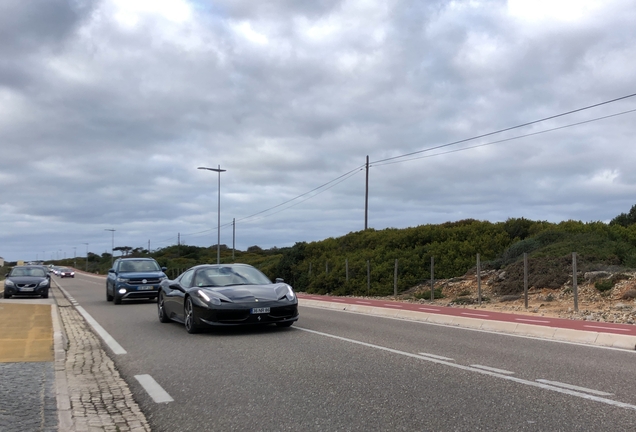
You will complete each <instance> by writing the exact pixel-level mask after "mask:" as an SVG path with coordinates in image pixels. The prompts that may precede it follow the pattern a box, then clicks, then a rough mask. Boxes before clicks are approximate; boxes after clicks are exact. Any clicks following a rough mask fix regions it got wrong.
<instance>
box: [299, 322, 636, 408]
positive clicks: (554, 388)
mask: <svg viewBox="0 0 636 432" xmlns="http://www.w3.org/2000/svg"><path fill="white" fill-rule="evenodd" d="M294 328H295V329H297V330H301V331H305V332H308V333H313V334H317V335H320V336H325V337H329V338H333V339H337V340H341V341H343V342H349V343H353V344H357V345H362V346H365V347H368V348H374V349H378V350H382V351H386V352H390V353H393V354H398V355H403V356H406V357H411V358H416V359H420V360H426V361H428V362H432V363H437V364H441V365H445V366H450V367H454V368H458V369H462V370H465V371H469V372H477V373H480V374H482V375H489V376H492V377H495V378H501V379H505V380H508V381H512V382H516V383H518V384H524V385H527V386H531V387H537V388H541V389H544V390H550V391H553V392H557V393H563V394H567V395H569V396H575V397H579V398H581V399H587V400H591V401H594V402H599V403H604V404H607V405H612V406H615V407H619V408H624V409H630V410H633V411H636V405H630V404H628V403H625V402H618V401H615V400H612V399H606V398H602V397H599V396H595V395H592V394H589V393H582V392H577V391H574V390H570V389H567V388H562V387H557V386H554V385H550V384H544V383H541V382H535V381H528V380H525V379H521V378H517V377H513V376H510V375H504V374H500V373H496V372H491V371H488V370H483V369H478V368H474V367H470V366H464V365H458V364H455V363H451V362H448V361H445V360H438V359H435V358H432V357H428V356H422V355H418V354H413V353H409V352H406V351H400V350H396V349H393V348H388V347H383V346H380V345H374V344H370V343H367V342H362V341H358V340H355V339H349V338H345V337H342V336H336V335H332V334H329V333H323V332H319V331H316V330H309V329H306V328H302V327H298V326H294Z"/></svg>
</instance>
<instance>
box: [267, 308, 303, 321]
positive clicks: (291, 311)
mask: <svg viewBox="0 0 636 432" xmlns="http://www.w3.org/2000/svg"><path fill="white" fill-rule="evenodd" d="M296 315H298V309H297V308H296V306H282V307H277V308H272V309H271V310H270V311H269V316H271V317H272V318H293V317H295V316H296Z"/></svg>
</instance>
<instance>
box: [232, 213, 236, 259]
mask: <svg viewBox="0 0 636 432" xmlns="http://www.w3.org/2000/svg"><path fill="white" fill-rule="evenodd" d="M235 249H236V218H232V262H234V250H235Z"/></svg>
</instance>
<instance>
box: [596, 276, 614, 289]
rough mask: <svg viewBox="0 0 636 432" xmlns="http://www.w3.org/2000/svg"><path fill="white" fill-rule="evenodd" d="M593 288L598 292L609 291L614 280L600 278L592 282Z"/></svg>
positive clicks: (612, 286)
mask: <svg viewBox="0 0 636 432" xmlns="http://www.w3.org/2000/svg"><path fill="white" fill-rule="evenodd" d="M594 288H596V289H597V290H599V291H600V292H604V291H609V290H611V289H612V288H614V281H613V280H612V279H602V280H599V281H596V282H595V283H594Z"/></svg>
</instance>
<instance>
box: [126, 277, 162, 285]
mask: <svg viewBox="0 0 636 432" xmlns="http://www.w3.org/2000/svg"><path fill="white" fill-rule="evenodd" d="M144 280H145V281H146V282H145V284H144V282H143V281H144ZM128 283H129V284H130V285H157V284H158V283H159V278H152V279H149V278H139V279H129V280H128Z"/></svg>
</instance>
